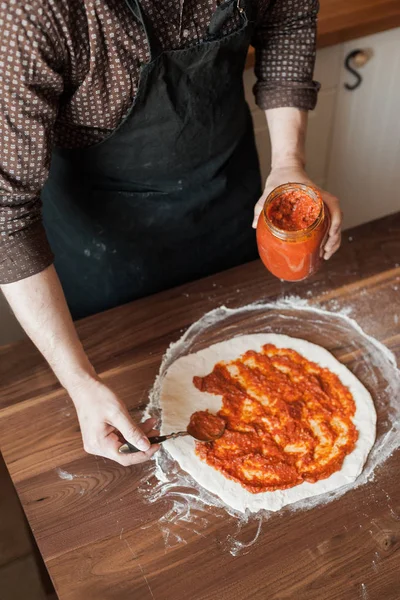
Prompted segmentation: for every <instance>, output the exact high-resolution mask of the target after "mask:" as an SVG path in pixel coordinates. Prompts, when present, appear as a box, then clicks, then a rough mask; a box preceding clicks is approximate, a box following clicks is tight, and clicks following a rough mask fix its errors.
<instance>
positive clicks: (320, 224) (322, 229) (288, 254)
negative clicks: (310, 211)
mask: <svg viewBox="0 0 400 600" xmlns="http://www.w3.org/2000/svg"><path fill="white" fill-rule="evenodd" d="M293 191H294V192H297V194H298V193H299V192H301V195H302V196H303V197H304V196H306V197H307V198H308V199H309V200H310V201H311V202H312V203H314V204H316V205H317V207H318V211H314V212H315V214H316V215H317V216H316V218H315V220H314V221H313V222H312V223H311V224H310V225H308V226H307V227H306V228H304V229H296V230H287V229H281V228H279V227H278V226H277V225H276V223H273V222H272V220H271V218H270V213H269V211H268V209H269V208H270V207H271V203H272V202H273V201H274V200H275V199H277V198H282V199H283V198H284V197H285V196H287V195H288V193H289V192H293ZM310 206H311V208H314V206H312V205H310ZM271 208H272V207H271ZM329 225H330V215H329V210H328V208H327V206H325V205H324V202H323V200H322V198H321V195H320V193H319V191H318V190H317V189H315V188H313V187H311V186H308V185H305V184H303V183H285V184H284V185H280V186H278V187H277V188H275V189H274V190H272V192H271V193H270V194H269V196H268V197H267V199H266V200H265V203H264V207H263V211H262V213H261V215H260V217H259V219H258V225H257V246H258V252H259V255H260V258H261V260H262V262H263V263H264V265H265V266H266V267H267V269H268V270H269V271H270V272H271V273H272V274H273V275H275V276H276V277H279V279H284V280H286V281H301V280H302V279H306V278H307V277H309V276H310V275H313V274H314V273H315V272H316V271H317V270H318V268H319V267H320V265H321V262H322V256H323V246H324V245H325V241H326V239H327V236H328V231H329Z"/></svg>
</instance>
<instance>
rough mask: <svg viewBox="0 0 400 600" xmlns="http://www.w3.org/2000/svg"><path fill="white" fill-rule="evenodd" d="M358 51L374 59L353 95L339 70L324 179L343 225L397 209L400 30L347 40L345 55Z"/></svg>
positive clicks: (347, 79)
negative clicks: (337, 204)
mask: <svg viewBox="0 0 400 600" xmlns="http://www.w3.org/2000/svg"><path fill="white" fill-rule="evenodd" d="M356 49H362V50H363V49H367V50H369V51H370V52H371V54H372V57H371V58H370V60H369V61H368V62H367V63H366V64H365V65H364V66H363V67H362V68H360V69H359V73H360V75H361V76H362V77H363V81H362V83H361V85H360V86H359V87H358V88H357V89H355V90H353V91H349V90H347V89H345V87H344V84H345V82H348V83H352V82H353V81H354V78H353V76H352V75H351V74H350V73H348V71H347V70H346V69H345V68H344V66H343V67H342V69H341V73H340V82H339V93H338V97H337V106H336V114H335V119H334V127H333V136H332V147H331V155H330V161H329V170H328V179H327V188H328V189H329V190H330V191H332V192H333V193H334V194H336V195H337V196H338V197H339V198H340V200H341V203H342V206H343V212H344V224H345V227H352V226H354V225H359V224H360V223H365V222H367V221H371V220H372V219H377V218H379V217H382V216H384V215H387V214H390V213H392V212H395V211H398V210H400V28H398V29H392V30H390V31H385V32H383V33H378V34H375V35H371V36H368V37H364V38H360V39H358V40H354V41H352V42H348V43H346V44H344V45H343V51H344V52H343V55H344V56H347V54H348V53H349V52H351V51H352V50H356ZM343 64H344V63H343Z"/></svg>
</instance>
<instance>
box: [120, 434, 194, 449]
mask: <svg viewBox="0 0 400 600" xmlns="http://www.w3.org/2000/svg"><path fill="white" fill-rule="evenodd" d="M181 435H187V433H186V431H179V432H178V433H170V434H169V435H155V436H153V437H149V442H150V444H151V445H153V444H161V443H162V442H165V440H169V439H171V438H176V437H180V436H181ZM118 452H120V453H121V454H132V453H133V452H142V451H141V450H139V448H136V446H134V445H133V444H130V443H129V442H125V444H122V446H120V447H119V448H118Z"/></svg>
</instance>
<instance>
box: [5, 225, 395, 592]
mask: <svg viewBox="0 0 400 600" xmlns="http://www.w3.org/2000/svg"><path fill="white" fill-rule="evenodd" d="M399 289H400V213H398V214H397V215H392V216H390V217H387V218H384V219H381V220H379V221H376V222H374V223H369V224H367V225H363V226H361V227H358V228H355V229H353V230H349V231H346V232H345V235H344V241H343V245H342V248H341V249H340V251H339V252H338V253H337V254H336V255H335V256H334V257H333V258H332V259H331V260H330V261H329V262H328V263H327V264H325V265H324V268H323V269H322V270H321V271H320V272H319V273H318V274H316V275H315V276H314V277H313V278H311V279H310V280H309V281H306V282H302V283H298V284H288V283H283V282H281V281H279V280H277V279H275V278H274V277H272V276H271V275H269V274H268V273H267V271H266V270H265V269H264V268H263V266H262V265H261V263H260V262H259V261H255V262H254V263H250V264H247V265H243V266H241V267H238V268H235V269H232V270H229V271H226V272H223V273H219V274H217V275H215V276H212V277H209V278H206V279H203V280H201V281H196V282H193V283H190V284H187V285H185V286H182V287H180V288H176V289H173V290H169V291H166V292H163V293H161V294H158V295H155V296H152V297H150V298H146V299H142V300H138V301H136V302H133V303H131V304H128V305H126V306H122V307H119V308H117V309H114V310H112V311H109V312H106V313H103V314H99V315H95V316H93V317H90V318H88V319H85V320H83V321H81V322H79V323H78V325H77V327H78V331H79V334H80V336H81V339H82V341H83V344H84V346H85V348H86V350H87V352H88V354H89V357H90V359H91V360H92V362H93V364H94V365H95V367H96V369H97V371H98V372H99V373H100V374H101V376H102V377H103V378H104V380H105V381H106V382H107V384H109V385H110V386H112V388H113V389H114V390H115V391H116V392H117V393H118V394H119V396H120V397H121V398H122V399H123V400H124V401H125V402H126V403H127V404H128V407H129V409H130V410H131V411H132V414H133V415H134V416H135V417H138V415H139V411H141V410H143V408H144V406H145V404H146V399H147V395H148V392H149V389H150V388H151V386H152V384H153V382H154V379H155V377H156V374H157V372H158V369H159V365H160V361H161V357H162V355H163V354H164V352H165V351H166V349H167V348H168V346H169V344H170V343H171V342H172V341H174V340H177V339H178V338H179V337H180V336H181V335H182V332H183V331H184V330H185V329H186V328H187V327H188V326H189V325H190V324H191V323H193V322H194V321H196V320H197V319H199V318H200V317H201V316H202V315H203V314H204V313H205V312H206V311H209V310H211V309H213V308H215V307H218V306H220V305H223V304H225V305H226V306H228V307H230V308H233V307H239V306H242V305H244V304H247V303H250V302H254V301H257V300H260V299H263V300H267V299H274V298H276V297H278V296H280V295H282V294H296V295H299V296H300V297H303V298H306V299H309V300H310V302H311V303H314V304H315V303H319V304H320V305H322V306H325V307H328V308H330V309H331V310H338V309H340V308H341V307H342V306H347V307H351V309H352V311H353V312H352V316H353V317H354V318H356V320H357V321H358V323H359V324H360V325H361V326H362V327H364V329H365V330H366V332H367V333H368V334H370V335H373V336H375V337H376V338H377V339H379V340H380V341H381V342H383V343H384V344H386V345H387V346H388V347H389V348H390V349H391V350H392V352H393V353H394V354H395V356H396V357H397V360H399V359H400V324H399V314H400V308H399V304H400V302H399V294H400V292H399ZM335 307H336V308H335ZM351 351H352V350H351V348H350V349H349V352H350V354H351ZM347 358H348V357H347ZM0 408H1V410H0V440H1V450H2V452H3V456H4V459H5V462H6V464H7V467H8V470H9V472H10V474H11V477H12V480H13V482H14V485H15V487H16V489H17V492H18V494H19V498H20V500H21V503H22V506H23V508H24V511H25V513H26V516H27V518H28V521H29V524H30V526H31V528H32V531H33V534H34V536H35V539H36V541H37V544H38V546H39V548H40V551H41V553H42V556H43V560H44V562H45V564H46V567H47V569H48V571H49V573H50V575H51V577H52V580H53V582H54V586H55V588H56V591H57V593H58V596H59V598H60V600H121V599H122V598H127V599H128V598H129V599H131V598H132V599H136V598H140V599H142V600H173V599H182V598H189V599H190V600H215V599H216V598H218V600H232V599H235V600H247V599H248V598H251V599H252V600H266V598H268V600H278V599H279V600H281V599H283V598H287V599H289V598H290V599H291V598H298V600H322V598H323V599H324V600H338V599H339V598H340V599H346V600H356V599H357V600H359V599H360V598H365V599H366V598H368V600H381V599H382V598H384V599H385V600H398V598H399V596H400V583H399V572H400V551H399V549H400V488H399V472H400V450H399V449H398V450H396V451H395V452H394V453H393V454H392V455H391V456H390V457H389V458H388V459H387V460H386V462H385V463H384V464H383V465H382V466H381V467H380V468H379V469H378V470H377V471H376V472H375V476H374V478H373V480H372V481H370V482H368V483H367V484H365V485H363V486H360V487H357V488H354V489H352V490H351V491H349V492H347V493H346V494H345V495H343V496H341V497H340V498H339V499H336V500H334V501H332V502H330V503H327V504H320V505H318V506H316V507H315V508H312V509H308V510H298V511H296V512H292V511H284V512H280V513H276V514H273V515H272V516H271V517H270V518H269V520H268V521H267V522H266V523H264V524H263V526H262V528H261V530H260V535H259V538H258V540H257V542H256V543H255V544H254V545H253V546H251V547H250V548H249V549H248V550H249V551H248V553H247V554H241V555H239V556H232V555H231V554H230V553H229V552H228V551H227V549H226V547H225V546H226V540H227V538H228V536H230V535H232V533H233V532H234V531H235V528H236V521H235V519H234V518H233V517H231V516H229V515H228V514H227V513H225V511H224V509H223V508H219V509H217V508H213V507H205V508H204V509H203V512H200V513H199V514H198V518H199V521H198V522H199V527H200V528H199V527H197V528H196V527H195V526H193V525H192V524H191V523H189V522H185V521H184V520H182V521H180V522H178V521H175V522H174V510H173V507H174V495H173V493H171V494H167V495H166V496H165V497H164V498H162V499H160V501H158V502H153V503H150V502H149V501H148V500H147V498H146V494H145V493H144V492H145V491H146V490H147V491H148V490H149V489H152V488H153V487H154V486H156V480H155V477H154V476H153V468H154V467H153V464H152V463H147V464H145V465H140V466H138V467H136V468H127V469H124V468H123V467H121V466H119V465H117V464H115V463H112V462H111V461H108V460H103V459H102V458H98V457H95V456H89V455H87V454H85V452H84V451H83V448H82V444H81V438H80V433H79V427H78V422H77V419H76V416H75V413H74V409H73V406H72V404H71V401H70V400H69V398H68V396H67V394H66V393H65V391H64V390H63V389H62V388H61V387H60V385H59V384H58V383H57V381H56V379H55V377H54V375H53V374H52V373H51V372H50V370H49V368H48V367H47V366H46V364H45V362H44V361H43V359H42V358H41V356H40V355H39V354H38V352H37V351H36V350H35V349H34V348H33V347H32V345H31V344H30V343H28V342H21V343H18V344H16V345H13V346H10V347H5V348H0ZM168 519H169V521H168ZM168 522H170V523H175V525H176V527H177V531H178V532H179V535H177V536H176V537H174V539H173V540H172V539H169V541H167V540H166V538H165V528H164V530H163V524H164V525H165V524H168ZM256 530H257V524H254V521H249V523H248V524H247V525H244V526H243V528H242V532H241V537H242V538H244V539H252V538H253V537H254V535H255V531H256ZM163 531H164V534H163Z"/></svg>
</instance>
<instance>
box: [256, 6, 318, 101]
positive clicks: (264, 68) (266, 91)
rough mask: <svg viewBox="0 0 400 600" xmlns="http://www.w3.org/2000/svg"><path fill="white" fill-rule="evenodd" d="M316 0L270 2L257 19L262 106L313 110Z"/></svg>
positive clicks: (257, 90) (259, 84) (316, 91)
mask: <svg viewBox="0 0 400 600" xmlns="http://www.w3.org/2000/svg"><path fill="white" fill-rule="evenodd" d="M318 9H319V3H318V1H317V0H276V1H275V2H271V3H267V6H266V9H265V10H264V13H263V14H262V15H261V17H259V19H258V21H257V27H256V31H255V35H254V39H253V42H252V43H253V45H254V47H255V50H256V65H255V73H256V77H257V83H256V85H255V86H254V93H255V97H256V102H257V104H258V106H260V108H262V109H269V108H280V107H284V106H293V107H296V108H299V109H302V110H312V109H313V108H315V105H316V102H317V94H318V90H319V84H318V83H317V82H315V81H313V71H314V64H315V52H316V22H317V13H318Z"/></svg>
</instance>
